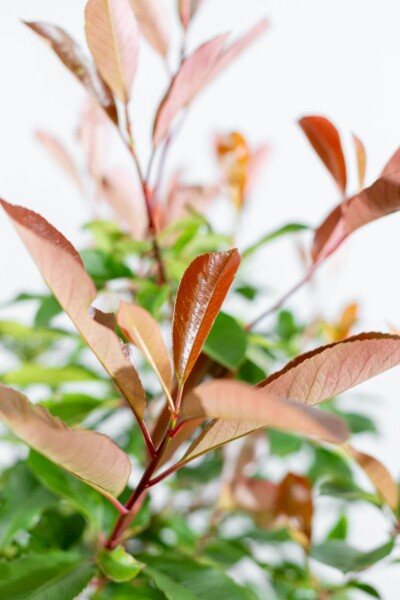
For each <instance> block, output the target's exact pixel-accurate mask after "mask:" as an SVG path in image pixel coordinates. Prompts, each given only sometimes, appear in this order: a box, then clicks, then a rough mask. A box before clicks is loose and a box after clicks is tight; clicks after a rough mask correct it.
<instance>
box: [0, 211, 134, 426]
mask: <svg viewBox="0 0 400 600" xmlns="http://www.w3.org/2000/svg"><path fill="white" fill-rule="evenodd" d="M1 203H2V206H3V208H4V210H5V211H6V213H7V214H8V216H9V217H10V218H11V220H12V222H13V224H14V225H15V227H16V229H17V232H18V234H19V235H20V237H21V239H22V241H23V242H24V244H25V246H26V247H27V249H28V251H29V252H30V254H31V256H32V258H33V260H34V261H35V262H36V264H37V266H38V268H39V270H40V272H41V273H42V276H43V278H44V279H45V281H46V283H47V285H48V286H49V288H50V289H51V291H52V292H53V294H54V296H55V297H56V298H57V300H58V302H59V303H60V305H61V306H62V307H63V309H64V310H65V312H66V313H67V314H68V315H69V317H70V318H71V320H72V322H73V323H74V325H75V326H76V328H77V329H78V331H79V332H80V334H81V335H82V337H83V338H84V339H85V341H86V343H87V344H88V346H89V347H90V348H91V350H92V351H93V352H94V353H95V355H96V356H97V358H98V359H99V361H100V362H101V364H102V365H103V367H104V368H105V370H106V371H107V373H108V374H109V375H110V377H112V378H113V380H114V382H115V384H116V385H117V387H118V388H119V390H120V391H121V393H122V394H123V395H124V396H125V398H126V399H127V400H128V402H129V403H130V405H131V407H132V409H133V411H134V412H135V414H136V415H137V417H138V418H139V419H142V418H143V415H144V412H145V409H146V404H145V393H144V390H143V388H142V385H141V383H140V381H139V377H138V375H137V373H136V370H135V368H134V366H133V364H132V363H131V362H130V360H129V359H128V358H127V357H126V355H125V353H124V349H123V347H122V344H121V340H120V339H119V337H118V336H117V334H116V333H115V331H113V330H112V329H111V328H110V327H108V326H107V324H103V323H102V320H103V322H104V319H105V315H103V314H102V313H101V312H100V311H97V312H96V313H95V316H96V320H95V319H93V318H92V317H91V316H90V314H89V307H90V305H91V303H92V302H93V301H94V299H95V297H96V288H95V286H94V284H93V281H92V280H91V279H90V277H89V275H88V274H87V272H86V271H85V269H84V266H83V263H82V260H81V258H80V256H79V254H78V252H77V251H76V250H75V248H74V247H73V246H72V245H71V244H70V242H69V241H68V240H67V239H66V238H65V237H64V236H63V235H62V234H61V233H60V232H59V231H57V229H55V228H54V227H53V226H52V225H50V224H49V223H48V222H47V221H46V220H45V219H43V217H41V216H40V215H38V214H37V213H35V212H33V211H30V210H28V209H25V208H22V207H18V206H14V205H12V204H8V203H7V202H5V201H4V200H3V201H1Z"/></svg>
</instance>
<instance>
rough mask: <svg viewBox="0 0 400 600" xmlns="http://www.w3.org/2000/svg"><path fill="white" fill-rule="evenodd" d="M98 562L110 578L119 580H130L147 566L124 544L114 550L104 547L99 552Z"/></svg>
mask: <svg viewBox="0 0 400 600" xmlns="http://www.w3.org/2000/svg"><path fill="white" fill-rule="evenodd" d="M97 562H98V564H99V566H100V568H101V570H102V571H103V572H104V573H105V575H106V576H107V577H108V578H109V579H111V580H112V581H118V582H122V581H130V580H131V579H133V578H134V577H136V576H137V575H138V574H139V573H140V571H142V570H143V569H144V567H145V566H146V565H144V564H143V563H141V562H139V561H138V560H136V559H135V558H134V557H133V556H132V555H131V554H128V552H126V550H125V548H124V547H123V546H117V547H116V548H114V550H107V549H106V548H102V550H100V552H99V553H98V554H97Z"/></svg>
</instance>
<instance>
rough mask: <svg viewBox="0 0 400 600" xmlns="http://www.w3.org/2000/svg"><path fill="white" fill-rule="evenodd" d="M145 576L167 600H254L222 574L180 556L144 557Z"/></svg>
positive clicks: (243, 589)
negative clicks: (145, 564)
mask: <svg viewBox="0 0 400 600" xmlns="http://www.w3.org/2000/svg"><path fill="white" fill-rule="evenodd" d="M143 560H144V561H145V562H146V563H147V565H148V566H147V567H146V569H145V571H144V572H145V574H147V575H148V576H149V577H150V578H151V579H152V580H153V581H154V583H155V585H156V586H157V587H158V588H159V589H160V590H161V591H163V592H164V594H165V595H166V597H167V598H168V600H211V598H212V600H227V598H229V600H255V596H254V594H253V593H252V592H251V591H250V590H247V589H245V588H243V587H241V586H239V585H238V584H236V583H235V582H234V581H233V580H232V579H230V578H229V577H228V576H227V575H225V574H224V573H223V572H222V571H219V570H218V569H215V568H213V567H210V566H208V565H206V564H204V563H202V562H200V561H197V560H194V559H189V558H186V557H184V556H181V555H179V554H172V553H168V555H163V556H162V557H156V556H148V555H145V556H143Z"/></svg>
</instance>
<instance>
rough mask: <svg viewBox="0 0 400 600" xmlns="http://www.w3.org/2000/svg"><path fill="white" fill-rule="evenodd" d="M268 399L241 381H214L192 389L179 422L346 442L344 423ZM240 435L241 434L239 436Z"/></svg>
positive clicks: (295, 403) (329, 416)
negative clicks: (229, 425)
mask: <svg viewBox="0 0 400 600" xmlns="http://www.w3.org/2000/svg"><path fill="white" fill-rule="evenodd" d="M286 398H288V396H287V395H285V396H284V395H283V394H282V398H279V397H277V396H274V395H271V394H270V393H268V392H267V391H266V390H265V389H256V388H253V387H251V386H250V385H248V384H246V383H243V382H241V381H233V380H229V379H220V380H218V379H216V380H214V381H211V382H208V383H204V384H203V385H200V386H199V387H197V388H195V389H194V390H193V392H191V393H190V394H189V395H188V396H187V398H186V399H185V403H184V406H183V412H182V417H183V419H198V418H200V417H204V418H205V419H223V420H224V421H225V422H232V421H233V422H236V425H237V427H238V428H241V427H243V426H245V428H246V429H247V428H248V430H249V432H250V431H256V430H257V429H261V428H265V427H275V428H277V429H283V430H284V431H291V432H296V433H303V434H307V435H312V436H316V437H318V438H321V439H323V440H326V441H328V442H334V443H341V442H344V441H345V440H346V439H347V436H348V429H347V427H346V425H345V423H344V421H343V420H342V419H340V418H338V417H336V416H334V415H331V414H329V413H327V412H324V411H321V410H317V409H314V408H310V407H308V406H304V405H302V404H299V403H298V402H293V401H291V400H287V399H286ZM242 435H244V434H242Z"/></svg>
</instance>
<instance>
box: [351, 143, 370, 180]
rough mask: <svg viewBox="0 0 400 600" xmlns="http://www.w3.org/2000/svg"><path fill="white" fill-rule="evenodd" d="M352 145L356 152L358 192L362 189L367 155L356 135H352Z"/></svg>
mask: <svg viewBox="0 0 400 600" xmlns="http://www.w3.org/2000/svg"><path fill="white" fill-rule="evenodd" d="M353 143H354V148H355V151H356V158H357V170H358V185H359V186H360V190H362V189H363V187H364V180H365V167H366V164H367V155H366V152H365V146H364V144H363V143H362V141H361V140H360V138H358V137H357V136H356V135H354V133H353Z"/></svg>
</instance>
